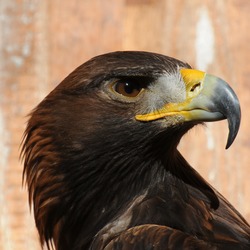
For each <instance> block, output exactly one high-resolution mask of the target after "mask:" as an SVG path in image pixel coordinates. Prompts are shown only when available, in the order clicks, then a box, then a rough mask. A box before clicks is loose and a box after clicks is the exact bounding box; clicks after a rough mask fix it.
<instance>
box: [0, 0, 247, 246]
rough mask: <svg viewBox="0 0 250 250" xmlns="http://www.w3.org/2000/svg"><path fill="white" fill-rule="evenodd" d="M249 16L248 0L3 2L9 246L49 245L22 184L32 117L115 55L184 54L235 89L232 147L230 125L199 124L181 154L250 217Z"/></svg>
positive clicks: (0, 238) (1, 163)
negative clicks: (66, 84) (22, 152)
mask: <svg viewBox="0 0 250 250" xmlns="http://www.w3.org/2000/svg"><path fill="white" fill-rule="evenodd" d="M249 13H250V1H247V0H220V1H217V0H176V1H172V0H110V1H102V0H95V1H93V0H85V1H81V0H72V1H63V2H62V1H59V0H54V1H50V0H43V1H40V0H34V1H29V0H8V1H7V0H2V1H0V204H1V206H0V249H3V250H19V249H28V250H29V249H32V250H33V249H40V247H39V242H38V237H37V232H36V230H35V226H34V221H33V217H32V215H30V212H29V208H28V204H27V194H26V190H25V189H23V188H22V184H21V182H22V164H21V162H20V161H19V157H18V156H19V145H20V141H21V137H22V133H23V131H24V128H25V121H26V120H27V118H26V117H25V116H26V115H27V114H28V113H29V112H30V111H31V109H32V108H34V107H35V106H36V105H37V104H38V103H39V102H40V101H41V100H42V99H43V98H44V97H45V96H46V95H47V94H48V93H49V92H50V91H51V90H52V89H53V88H54V87H55V86H56V85H57V84H58V83H59V82H60V81H61V80H62V79H63V78H64V77H66V75H67V74H69V73H70V72H71V71H72V70H73V69H74V68H75V67H77V66H78V65H80V64H81V63H83V62H84V61H86V60H87V59H89V58H91V57H93V56H95V55H98V54H101V53H105V52H109V51H115V50H147V51H154V52H159V53H163V54H166V55H169V56H173V57H177V58H179V59H181V60H183V61H187V62H188V63H190V64H191V65H192V66H193V67H196V68H197V67H198V68H200V69H203V70H206V71H207V72H209V73H212V74H215V75H217V76H220V77H222V78H223V79H225V80H226V81H228V82H229V83H230V84H231V86H232V87H233V88H234V89H235V91H236V93H237V95H238V97H239V99H240V102H241V105H242V123H241V128H240V132H239V135H238V137H237V138H236V141H235V143H234V144H233V145H232V147H231V148H230V149H229V150H227V151H225V149H224V148H225V143H226V139H227V133H228V130H227V124H226V122H224V121H222V122H218V123H209V124H207V125H206V127H202V126H198V127H196V128H194V129H193V130H192V131H190V132H189V133H188V134H187V135H186V136H185V137H184V138H183V140H182V142H181V144H180V146H179V149H180V151H181V152H182V153H183V154H184V155H185V157H186V158H187V160H188V161H189V162H190V163H191V165H192V166H194V167H195V169H197V170H198V171H199V172H200V173H201V174H202V175H203V176H204V177H205V178H206V179H207V180H208V181H209V182H210V183H211V184H212V185H213V186H215V187H216V188H217V189H218V190H219V191H220V192H221V193H222V194H223V195H224V196H225V197H226V198H228V199H229V200H230V202H232V204H234V206H235V207H237V209H238V210H239V211H240V212H241V213H242V214H243V215H244V216H245V217H246V218H247V220H248V221H250V202H249V200H250V182H249V181H248V172H249V166H250V159H249V157H248V155H249V152H250V151H249V150H250V132H249V121H250V120H249V111H248V107H249V106H250V98H249V95H250V88H249V87H250V83H249V80H248V75H249V72H250V64H249V49H250V35H249V34H250V33H249V32H248V31H249V28H250V27H249V21H248V20H249V18H248V15H249Z"/></svg>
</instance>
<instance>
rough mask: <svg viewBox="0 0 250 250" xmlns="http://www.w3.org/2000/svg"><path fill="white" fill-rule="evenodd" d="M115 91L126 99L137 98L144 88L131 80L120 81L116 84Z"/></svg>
mask: <svg viewBox="0 0 250 250" xmlns="http://www.w3.org/2000/svg"><path fill="white" fill-rule="evenodd" d="M113 89H114V91H115V92H117V93H118V94H120V95H123V96H126V97H136V96H138V95H139V93H140V92H141V91H142V89H143V86H142V85H141V84H140V83H138V82H136V81H130V80H120V81H118V82H116V83H115V84H114V87H113Z"/></svg>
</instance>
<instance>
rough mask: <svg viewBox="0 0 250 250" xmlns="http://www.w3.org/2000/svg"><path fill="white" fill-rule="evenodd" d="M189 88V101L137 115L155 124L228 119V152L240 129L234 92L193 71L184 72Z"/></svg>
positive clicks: (138, 117)
mask: <svg viewBox="0 0 250 250" xmlns="http://www.w3.org/2000/svg"><path fill="white" fill-rule="evenodd" d="M180 74H181V76H182V78H183V81H184V83H185V86H186V99H185V100H184V101H183V102H181V103H167V104H165V105H164V106H163V107H162V108H161V109H159V110H156V111H154V112H152V113H149V114H142V115H136V117H135V118H136V119H137V120H139V121H152V120H157V119H161V118H164V117H167V116H180V117H181V118H182V119H181V121H183V122H186V121H199V122H211V121H219V120H223V119H227V121H228V127H229V134H228V139H227V144H226V149H228V148H229V147H230V146H231V144H232V143H233V141H234V139H235V137H236V135H237V133H238V130H239V126H240V119H241V111H240V105H239V100H238V98H237V96H236V94H235V93H234V91H233V89H232V88H231V87H230V86H229V85H228V84H227V83H226V82H225V81H223V80H222V79H220V78H218V77H215V76H213V75H209V74H206V73H204V72H202V71H198V70H194V69H181V70H180Z"/></svg>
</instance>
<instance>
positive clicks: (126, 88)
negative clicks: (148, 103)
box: [124, 82, 141, 94]
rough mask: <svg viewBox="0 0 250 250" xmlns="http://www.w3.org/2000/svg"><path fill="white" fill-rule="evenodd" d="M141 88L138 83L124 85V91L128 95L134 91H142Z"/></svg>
mask: <svg viewBox="0 0 250 250" xmlns="http://www.w3.org/2000/svg"><path fill="white" fill-rule="evenodd" d="M140 90H141V87H140V86H139V84H136V83H131V82H126V83H125V84H124V91H125V92H126V93H127V94H132V93H133V92H134V91H140Z"/></svg>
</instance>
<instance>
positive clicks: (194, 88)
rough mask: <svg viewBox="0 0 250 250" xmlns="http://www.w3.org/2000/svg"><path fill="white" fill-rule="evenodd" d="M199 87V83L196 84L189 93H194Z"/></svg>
mask: <svg viewBox="0 0 250 250" xmlns="http://www.w3.org/2000/svg"><path fill="white" fill-rule="evenodd" d="M200 86H201V83H200V82H198V83H196V84H195V85H194V86H192V88H191V89H190V91H191V92H194V91H195V90H196V91H197V90H199V88H200Z"/></svg>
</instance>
